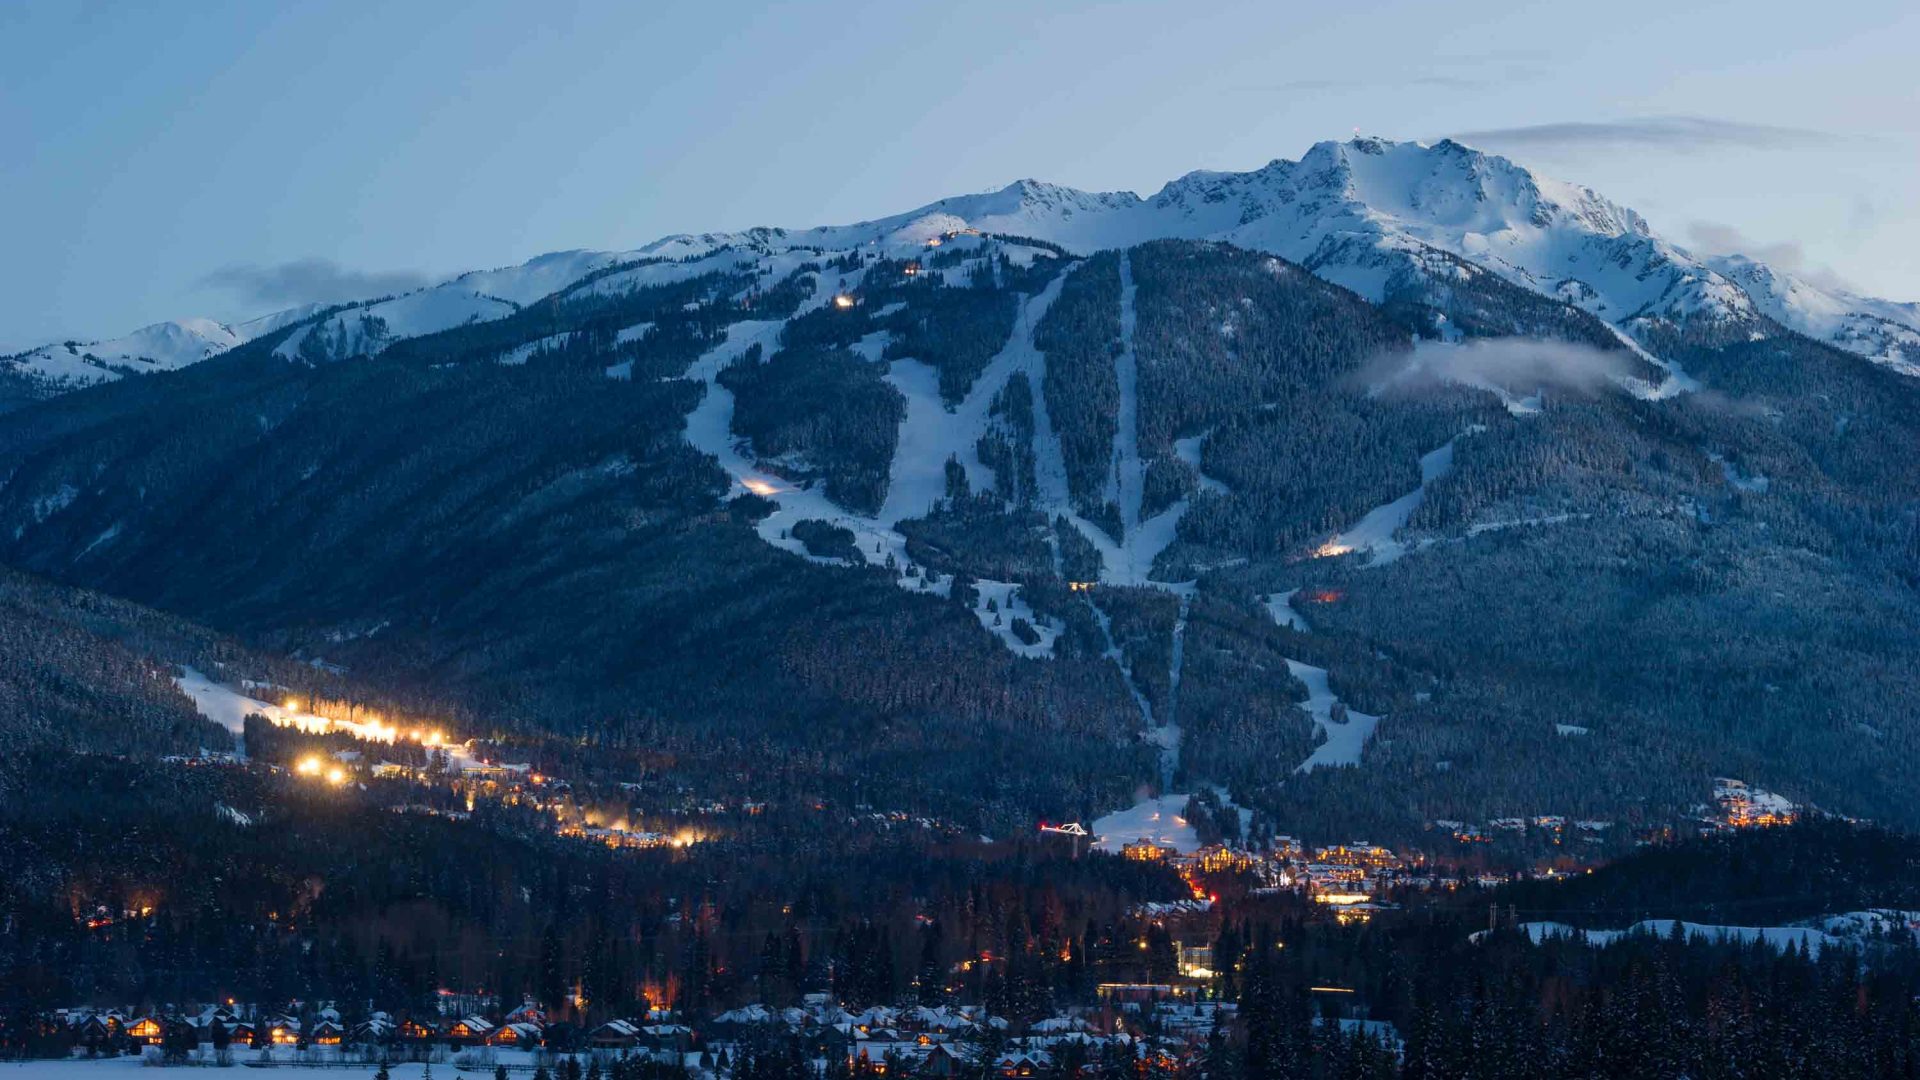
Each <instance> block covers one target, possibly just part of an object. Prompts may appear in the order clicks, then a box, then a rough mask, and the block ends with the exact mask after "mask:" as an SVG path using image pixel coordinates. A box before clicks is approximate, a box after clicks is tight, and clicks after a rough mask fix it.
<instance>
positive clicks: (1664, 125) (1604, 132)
mask: <svg viewBox="0 0 1920 1080" xmlns="http://www.w3.org/2000/svg"><path fill="white" fill-rule="evenodd" d="M1452 138H1454V139H1457V140H1459V141H1460V142H1463V143H1470V144H1473V145H1475V146H1483V147H1487V148H1489V149H1495V148H1502V147H1517V148H1521V149H1527V150H1594V149H1644V148H1654V149H1661V150H1680V151H1686V150H1703V149H1708V148H1724V147H1740V148H1745V149H1752V150H1782V149H1797V148H1805V147H1810V146H1829V145H1834V144H1837V143H1841V142H1846V141H1848V138H1849V137H1848V136H1845V135H1840V134H1838V133H1835V132H1831V131H1815V130H1812V129H1810V128H1797V127H1781V126H1778V125H1774V124H1750V123H1747V122H1746V121H1743V120H1722V119H1716V118H1714V117H1707V116H1648V117H1640V118H1637V119H1628V120H1569V121H1564V122H1560V123H1553V124H1529V125H1526V126H1522V127H1508V128H1486V129H1484V130H1481V131H1461V132H1456V133H1455V134H1454V135H1453V136H1452Z"/></svg>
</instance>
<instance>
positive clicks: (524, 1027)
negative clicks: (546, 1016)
mask: <svg viewBox="0 0 1920 1080" xmlns="http://www.w3.org/2000/svg"><path fill="white" fill-rule="evenodd" d="M540 1035H541V1027H540V1025H539V1024H536V1023H534V1022H532V1021H530V1020H520V1021H512V1022H508V1023H504V1024H501V1025H500V1026H499V1027H497V1028H494V1029H493V1030H492V1031H489V1032H487V1037H486V1039H485V1042H486V1044H487V1045H488V1046H500V1047H508V1048H513V1047H520V1048H522V1049H532V1048H533V1047H536V1046H539V1045H540Z"/></svg>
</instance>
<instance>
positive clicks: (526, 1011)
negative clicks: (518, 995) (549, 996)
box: [500, 1001, 547, 1027]
mask: <svg viewBox="0 0 1920 1080" xmlns="http://www.w3.org/2000/svg"><path fill="white" fill-rule="evenodd" d="M500 1022H501V1023H503V1024H538V1025H541V1026H543V1027H544V1026H545V1025H546V1022H547V1014H546V1011H545V1010H543V1009H541V1008H540V1003H539V1002H536V1001H523V1002H521V1003H520V1004H519V1006H518V1007H516V1008H515V1009H514V1010H513V1011H512V1012H510V1013H508V1014H507V1015H506V1016H504V1017H502V1018H501V1019H500Z"/></svg>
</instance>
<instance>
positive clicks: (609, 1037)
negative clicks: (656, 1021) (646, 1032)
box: [587, 1020, 640, 1050]
mask: <svg viewBox="0 0 1920 1080" xmlns="http://www.w3.org/2000/svg"><path fill="white" fill-rule="evenodd" d="M587 1045H589V1046H591V1047H593V1048H594V1049H595V1050H631V1049H633V1048H634V1047H636V1046H638V1045H640V1026H639V1025H638V1024H635V1023H633V1022H632V1021H631V1020H609V1021H607V1022H606V1023H604V1024H601V1025H600V1026H599V1027H597V1028H594V1029H593V1030H592V1031H590V1032H588V1033H587Z"/></svg>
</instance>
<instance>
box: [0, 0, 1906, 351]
mask: <svg viewBox="0 0 1920 1080" xmlns="http://www.w3.org/2000/svg"><path fill="white" fill-rule="evenodd" d="M1341 8H1342V10H1334V5H1313V6H1307V5H1291V4H1272V3H1245V4H1215V5H1196V4H1145V3H1142V4H1087V3H1047V4H1032V3H1018V4H1014V3H993V2H985V0H977V2H970V3H964V4H938V5H934V4H901V3H882V4H872V5H865V4H856V3H841V4H832V5H828V4H758V5H748V4H735V3H725V2H709V3H700V4H668V3H638V4H636V3H619V4H605V5H600V4H575V5H567V4H559V3H550V4H542V5H537V6H536V5H531V4H511V3H501V2H495V0H467V2H463V3H460V4H451V3H447V4H441V3H430V2H419V3H402V4H392V3H378V4H376V3H336V4H324V5H323V4H298V5H294V4H285V5H282V4H263V3H216V2H214V0H195V2H190V3H179V4H155V3H140V4H124V5H123V4H110V3H37V4H27V3H12V4H7V5H5V6H4V7H0V70H4V71H5V73H6V74H5V76H4V77H5V80H6V89H5V92H4V93H0V143H3V144H4V145H5V146H6V147H7V149H6V151H5V153H4V155H0V192H4V195H5V198H4V201H3V202H0V238H4V245H5V249H6V252H7V257H6V258H5V259H4V261H3V262H0V351H14V350H17V349H22V348H26V347H29V346H32V345H35V344H39V343H41V342H45V341H49V340H56V339H63V338H81V339H92V338H99V337H109V336H114V335H117V334H121V333H124V332H126V331H129V330H132V329H134V328H136V327H138V326H141V325H144V324H146V323H151V322H155V321H158V320H162V319H167V318H176V317H184V316H193V315H208V316H212V317H215V318H219V319H223V320H237V319H241V318H246V317H249V316H253V315H258V314H262V313H264V312H266V311H270V310H274V309H277V308H281V307H286V306H289V305H291V304H293V303H297V302H301V301H304V300H338V299H346V298H350V297H358V296H363V295H367V294H373V293H381V292H390V291H394V290H395V289H397V288H404V287H408V286H410V285H411V284H413V283H415V282H420V281H424V280H428V279H431V278H433V277H435V276H439V275H446V274H449V273H452V272H456V271H460V270H466V269H472V268H478V267H488V266H498V265H504V264H508V263H513V262H518V261H520V260H523V259H525V258H527V257H529V256H532V255H536V254H539V253H541V252H544V251H550V250H556V249H562V248H575V247H593V248H609V249H618V248H629V247H634V246H637V245H639V244H642V243H645V242H647V241H649V240H652V239H655V238H657V237H658V236H660V235H662V234H666V233H672V232H687V231H700V230H706V229H732V228H740V227H744V226H749V225H757V224H774V225H812V224H822V223H833V222H845V221H853V220H858V219H862V218H868V217H875V216H879V215H881V214H885V213H892V212H896V211H900V210H905V209H909V208H911V207H914V206H917V205H919V204H922V203H926V202H930V201H932V200H934V199H937V198H940V197H942V196H945V195H953V194H961V193H965V192H970V191H977V190H983V189H987V188H997V187H1000V186H1002V185H1004V184H1006V183H1007V182H1009V181H1011V180H1013V179H1016V178H1019V177H1026V176H1033V177H1037V178H1040V179H1045V180H1051V181H1056V182H1060V183H1064V184H1070V185H1073V186H1076V187H1083V188H1090V189H1096V190H1113V189H1130V190H1133V191H1137V192H1140V193H1142V194H1151V193H1152V192H1153V191H1154V190H1156V189H1157V188H1158V187H1159V186H1160V185H1161V184H1162V183H1164V182H1165V181H1167V180H1169V179H1171V178H1173V177H1175V176H1177V175H1179V174H1181V173H1183V172H1187V171H1189V170H1192V169H1201V168H1205V169H1235V170H1238V169H1247V168H1253V167H1257V166H1259V165H1261V164H1263V163H1265V162H1266V161H1268V160H1270V159H1272V158H1275V157H1288V158H1297V157H1298V156H1300V154H1301V153H1303V152H1304V151H1305V150H1306V149H1307V148H1308V147H1309V146H1310V145H1311V144H1312V143H1314V142H1316V141H1319V140H1323V139H1335V138H1347V137H1351V136H1352V135H1353V134H1354V133H1355V132H1356V131H1360V132H1363V133H1366V134H1370V135H1381V136H1385V137H1388V138H1397V139H1422V140H1429V139H1434V138H1438V137H1441V136H1446V135H1459V136H1462V137H1463V138H1464V141H1467V142H1469V143H1472V144H1474V145H1477V146H1480V147H1482V148H1485V149H1489V150H1494V151H1498V152H1501V153H1505V154H1507V155H1508V156H1510V157H1512V158H1514V159H1515V160H1517V161H1519V162H1521V163H1522V164H1526V165H1529V166H1531V167H1534V168H1536V169H1538V170H1540V171H1542V172H1545V173H1548V174H1549V175H1554V176H1558V177H1561V178H1563V179H1568V180H1573V181H1576V182H1579V183H1582V184H1586V185H1588V186H1590V187H1593V188H1595V189H1597V190H1599V191H1600V192H1602V193H1603V194H1606V195H1608V196H1610V197H1612V198H1614V199H1616V200H1618V201H1620V202H1623V203H1625V204H1627V205H1629V206H1632V207H1634V208H1635V209H1637V210H1639V211H1641V212H1642V213H1643V214H1645V215H1646V216H1647V217H1648V218H1649V220H1650V221H1651V222H1652V224H1653V225H1654V227H1655V228H1656V229H1657V230H1659V231H1661V232H1662V233H1664V234H1665V235H1667V236H1669V237H1670V238H1672V239H1674V240H1676V241H1678V242H1680V243H1682V244H1684V245H1688V246H1693V247H1697V248H1700V249H1704V250H1716V249H1717V250H1726V249H1729V248H1737V249H1739V250H1743V251H1746V252H1747V253H1749V254H1754V255H1757V256H1761V257H1766V258H1770V259H1773V260H1775V261H1777V262H1779V263H1780V264H1782V265H1785V266H1789V267H1793V268H1798V269H1801V270H1804V271H1812V272H1816V273H1822V274H1833V275H1837V276H1838V277H1839V278H1840V279H1842V280H1844V281H1846V282H1847V283H1849V284H1850V285H1851V286H1853V287H1855V288H1857V289H1860V290H1862V291H1865V292H1868V293H1872V294H1876V295H1882V296H1887V297H1890V298H1893V299H1900V300H1915V299H1920V255H1917V254H1916V252H1920V199H1917V198H1916V195H1920V79H1917V78H1916V75H1915V57H1914V45H1915V43H1916V42H1920V6H1916V5H1914V4H1912V3H1911V2H1886V3H1878V2H1876V3H1854V4H1844V3H1843V4H1826V5H1819V4H1815V5H1809V4H1803V3H1787V2H1779V0H1775V2H1747V3H1730V4H1714V5H1708V4H1673V3H1670V2H1663V3H1615V4H1608V5H1604V6H1599V7H1596V6H1592V5H1580V6H1575V5H1563V4H1561V5H1549V4H1541V5H1537V6H1524V7H1523V6H1517V5H1493V4H1428V3H1391V4H1371V5H1369V4H1353V5H1341Z"/></svg>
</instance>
